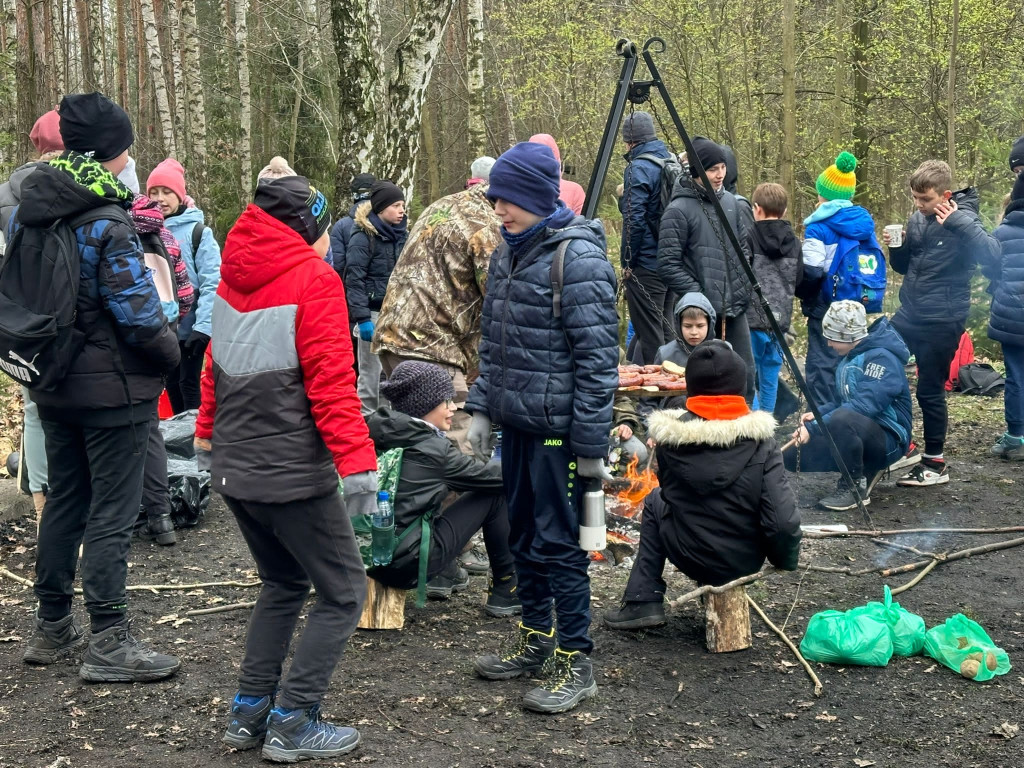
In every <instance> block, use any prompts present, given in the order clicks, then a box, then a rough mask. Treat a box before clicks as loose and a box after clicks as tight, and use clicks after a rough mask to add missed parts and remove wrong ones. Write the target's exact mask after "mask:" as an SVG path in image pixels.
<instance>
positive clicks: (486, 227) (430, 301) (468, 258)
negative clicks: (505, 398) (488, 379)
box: [374, 184, 501, 378]
mask: <svg viewBox="0 0 1024 768" xmlns="http://www.w3.org/2000/svg"><path fill="white" fill-rule="evenodd" d="M500 243H501V219H499V218H498V216H497V214H496V213H495V212H494V208H493V207H492V206H491V204H490V203H489V202H488V201H487V185H486V184H476V185H474V186H472V187H470V188H469V189H467V190H465V191H463V192H456V193H455V194H454V195H448V196H447V197H442V198H441V199H440V200H438V201H436V202H434V203H431V204H430V205H429V206H427V208H425V209H424V211H423V213H422V214H420V217H419V219H417V220H416V224H415V225H414V226H413V228H412V230H411V231H410V232H409V239H408V240H406V243H405V247H404V248H403V249H402V255H401V256H400V257H399V259H398V263H397V264H395V269H394V271H393V272H392V273H391V279H390V280H389V281H388V290H387V294H386V295H385V297H384V301H383V303H382V304H381V307H380V316H379V317H378V318H377V326H376V334H375V340H376V343H375V345H374V351H379V350H384V351H387V352H391V353H392V354H395V355H398V356H400V357H403V358H407V357H411V358H417V359H421V360H429V361H431V362H435V363H443V364H445V365H451V366H454V367H456V368H458V369H459V370H460V371H462V372H463V373H465V374H466V375H467V376H468V377H470V378H472V377H473V376H474V375H475V374H476V371H477V369H478V367H479V351H478V350H479V348H480V315H481V313H482V312H483V305H484V292H485V290H486V288H487V268H488V265H489V264H490V261H491V254H492V253H494V249H495V248H497V247H498V245H499V244H500Z"/></svg>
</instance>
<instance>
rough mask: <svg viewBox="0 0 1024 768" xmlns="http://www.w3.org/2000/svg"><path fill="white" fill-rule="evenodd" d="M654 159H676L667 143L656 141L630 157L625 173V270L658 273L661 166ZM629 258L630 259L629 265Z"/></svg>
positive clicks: (621, 207) (622, 205) (622, 201)
mask: <svg viewBox="0 0 1024 768" xmlns="http://www.w3.org/2000/svg"><path fill="white" fill-rule="evenodd" d="M641 155H652V156H654V157H659V158H662V159H665V160H667V159H668V158H670V157H671V156H672V155H671V153H670V152H669V151H668V148H667V147H666V146H665V142H663V141H661V140H659V139H654V140H653V141H645V142H644V143H643V144H638V145H637V146H635V147H633V148H632V149H631V150H629V152H627V153H626V161H627V163H628V165H627V166H626V169H625V170H624V171H623V172H622V198H621V199H620V200H619V211H620V212H621V213H622V246H621V252H620V257H621V262H622V268H623V269H626V268H627V267H641V268H643V269H648V270H650V271H651V272H657V271H658V227H659V226H660V225H661V214H662V213H663V212H664V211H662V208H661V166H660V165H658V164H657V163H656V162H654V161H653V160H651V159H650V158H647V157H645V158H643V159H637V158H639V157H640V156H641ZM627 254H628V255H629V259H628V263H627V258H626V256H627Z"/></svg>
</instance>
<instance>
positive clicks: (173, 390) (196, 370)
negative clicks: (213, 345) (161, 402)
mask: <svg viewBox="0 0 1024 768" xmlns="http://www.w3.org/2000/svg"><path fill="white" fill-rule="evenodd" d="M178 346H179V347H180V348H181V362H180V363H179V364H178V367H177V368H175V369H174V370H173V371H171V373H170V374H169V375H168V376H167V397H168V399H169V400H170V401H171V410H173V411H174V413H175V415H177V414H179V413H181V412H182V411H190V410H192V409H193V408H198V407H199V402H200V399H201V397H200V390H199V375H200V374H201V373H202V372H203V359H204V356H205V355H206V346H205V345H203V346H202V347H194V350H195V353H194V354H189V353H188V352H186V351H185V342H183V341H179V342H178Z"/></svg>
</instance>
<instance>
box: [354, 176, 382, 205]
mask: <svg viewBox="0 0 1024 768" xmlns="http://www.w3.org/2000/svg"><path fill="white" fill-rule="evenodd" d="M376 181H377V177H376V176H374V175H373V174H372V173H357V174H356V175H355V176H353V177H352V185H351V186H350V187H349V191H350V192H351V193H352V197H354V198H355V199H356V200H365V199H366V198H368V197H369V196H370V190H371V189H372V188H373V185H374V184H375V183H376Z"/></svg>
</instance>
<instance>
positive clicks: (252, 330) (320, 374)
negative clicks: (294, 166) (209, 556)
mask: <svg viewBox="0 0 1024 768" xmlns="http://www.w3.org/2000/svg"><path fill="white" fill-rule="evenodd" d="M329 227H330V214H329V213H328V205H327V200H326V199H325V198H324V196H323V194H321V193H320V192H318V191H317V190H316V189H315V188H314V187H311V186H310V185H309V182H308V181H307V180H306V179H305V178H303V177H301V176H291V177H287V178H283V179H278V180H276V181H273V182H264V183H261V184H260V185H259V187H258V188H257V190H256V198H255V204H253V205H250V206H249V207H248V208H247V209H246V210H245V212H244V213H243V214H242V215H241V216H240V217H239V219H238V221H237V222H236V223H235V226H234V228H232V230H231V232H230V233H228V238H227V242H226V244H225V248H224V256H223V261H222V263H221V283H220V285H219V286H218V288H217V296H216V299H215V301H214V308H213V341H212V343H211V345H210V348H209V350H208V351H207V360H206V368H205V371H204V373H203V376H202V406H201V407H200V410H199V416H198V418H197V420H196V447H197V448H198V449H200V450H212V455H211V456H210V459H211V463H212V466H211V478H212V481H213V487H214V488H215V489H217V490H218V491H220V492H221V494H223V496H224V501H225V502H226V503H227V505H228V508H229V509H230V510H231V511H232V512H233V513H234V515H235V518H236V520H237V521H238V527H239V528H240V529H241V531H242V535H243V536H244V537H245V541H246V543H247V544H248V545H249V550H250V551H251V552H252V556H253V559H254V560H255V561H256V566H257V568H258V570H259V575H260V579H261V580H262V581H263V589H262V591H261V592H260V596H259V599H258V600H257V601H256V607H255V608H253V612H252V617H251V618H250V620H249V635H248V638H247V641H246V649H245V658H244V659H243V661H242V670H241V675H240V677H239V686H238V694H237V695H236V696H235V699H234V702H233V704H232V707H231V719H230V723H229V725H228V729H227V732H226V733H225V734H224V741H225V742H226V743H227V744H229V745H230V746H232V747H235V748H236V749H249V748H252V747H256V746H258V745H259V743H260V741H261V740H262V741H263V757H264V758H266V759H268V760H273V761H278V762H296V761H298V760H307V759H314V758H322V757H335V756H338V755H341V754H344V753H346V752H349V751H351V750H352V749H355V747H356V745H358V743H359V733H358V732H357V731H356V730H355V729H354V728H343V727H338V726H335V725H331V724H330V723H326V722H321V721H320V700H321V699H322V698H323V695H324V693H325V692H326V691H327V687H328V685H329V684H330V681H331V674H332V673H333V672H334V667H335V665H336V664H337V663H338V659H339V658H340V657H341V652H342V649H343V648H344V646H345V642H346V640H347V639H348V637H349V635H351V634H352V632H353V631H354V630H355V628H356V623H357V622H358V620H359V614H360V610H361V608H362V603H363V599H364V597H365V594H366V574H365V572H364V569H363V563H362V560H361V558H360V555H359V549H358V547H357V545H356V540H355V534H354V533H353V531H352V524H351V523H350V522H349V515H356V514H370V513H372V511H373V510H374V508H375V498H376V492H377V472H376V469H377V459H376V456H375V454H374V449H373V443H372V442H371V441H370V437H369V434H368V433H367V429H366V423H365V422H364V421H363V419H362V418H361V417H360V415H359V399H358V398H357V397H356V392H355V376H354V374H353V372H352V342H351V340H350V339H349V337H348V334H346V333H340V332H339V330H338V329H341V328H347V327H348V321H347V316H348V311H347V309H346V306H345V293H344V289H343V287H342V285H341V283H340V282H339V281H338V276H337V275H336V274H335V272H334V271H333V270H332V269H331V267H330V266H328V265H327V263H326V262H325V261H324V260H323V257H324V255H325V254H326V252H327V248H328V247H329V242H330V240H329V236H328V229H329ZM339 320H340V322H339ZM211 442H212V445H211ZM339 474H340V475H341V476H342V477H343V478H344V480H345V498H344V501H343V500H342V498H341V496H339V494H338V475H339ZM311 582H312V584H313V585H314V586H315V587H316V593H317V602H316V604H315V605H314V607H313V608H312V610H310V611H309V615H308V618H307V620H306V629H305V631H304V632H303V634H302V638H301V639H300V640H299V642H298V644H297V645H296V647H295V655H294V658H293V660H292V664H291V667H290V669H289V670H288V674H287V675H286V676H285V677H284V678H283V679H282V675H281V665H282V663H283V662H284V659H285V656H287V654H288V647H289V645H290V644H291V639H292V633H293V632H294V629H295V624H296V622H297V621H298V619H299V614H300V613H301V612H302V610H303V607H304V604H305V601H306V597H307V596H308V594H309V587H310V583H311ZM275 692H276V697H277V700H276V707H275V701H274V698H275Z"/></svg>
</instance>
